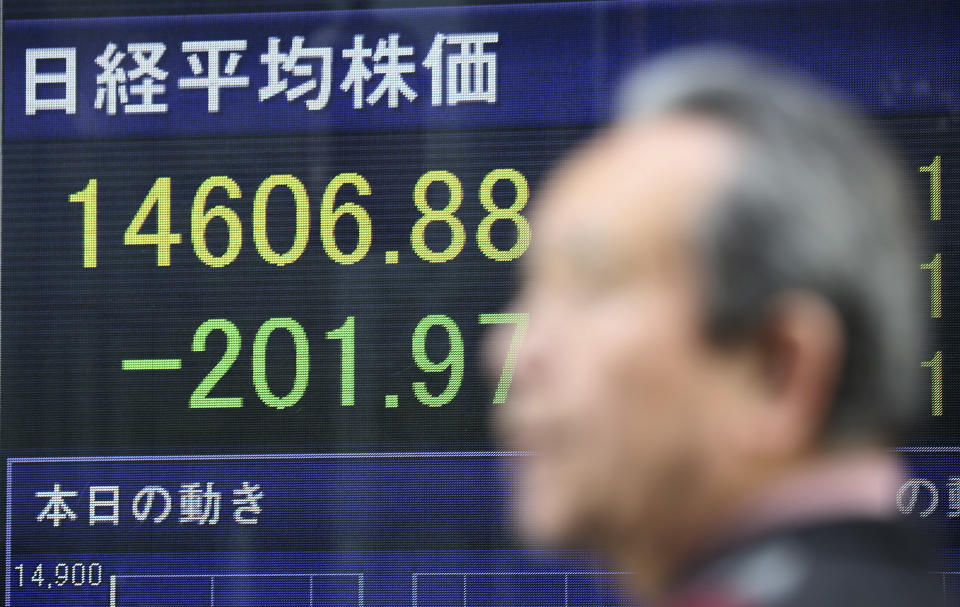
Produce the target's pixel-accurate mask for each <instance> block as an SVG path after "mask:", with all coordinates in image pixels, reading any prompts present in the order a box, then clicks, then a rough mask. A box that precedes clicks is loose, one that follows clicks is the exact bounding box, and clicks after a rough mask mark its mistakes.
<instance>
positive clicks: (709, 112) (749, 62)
mask: <svg viewBox="0 0 960 607" xmlns="http://www.w3.org/2000/svg"><path fill="white" fill-rule="evenodd" d="M623 92H624V94H623V97H622V103H621V112H620V115H621V118H622V119H623V120H625V121H634V120H638V119H639V120H648V119H652V118H657V117H659V116H664V115H675V114H681V115H682V114H694V115H698V116H706V117H708V118H710V119H717V120H719V121H721V122H723V123H725V124H727V125H730V126H732V127H733V128H734V130H735V131H736V132H737V133H738V134H739V135H740V138H741V140H742V143H743V148H744V156H743V160H742V163H741V165H740V166H739V168H738V170H737V173H736V175H734V177H733V179H732V182H731V183H730V185H729V186H727V187H725V188H724V191H723V192H722V193H721V194H720V200H718V201H717V204H715V205H712V206H711V207H710V211H709V213H708V217H707V218H706V220H705V221H703V222H702V225H700V226H699V232H698V234H697V245H698V246H700V247H701V251H700V253H701V255H702V262H703V264H704V268H705V270H706V282H707V284H706V285H704V286H705V292H706V299H707V301H706V302H705V305H706V322H707V328H708V330H709V333H710V335H711V337H712V338H714V339H715V340H716V341H718V342H724V341H729V340H733V339H736V338H738V337H744V336H746V335H748V334H749V333H750V331H751V330H753V329H756V328H757V327H758V325H759V323H760V322H761V321H762V320H763V317H764V314H765V312H766V311H767V307H768V306H769V305H770V303H771V301H772V300H773V298H775V297H776V296H777V295H779V294H783V293H784V292H786V291H792V290H802V291H805V292H810V293H813V294H815V295H817V296H819V297H821V298H823V299H824V300H826V301H827V302H828V303H829V304H830V305H832V306H833V307H834V309H835V310H836V312H837V313H838V315H839V317H840V319H841V321H842V322H843V327H844V332H845V335H844V337H845V348H846V352H845V360H844V366H843V369H842V370H841V376H840V379H839V383H838V387H837V391H836V394H835V398H834V402H833V404H832V406H831V409H830V412H829V413H828V417H827V419H826V420H825V424H824V428H823V433H822V437H823V439H824V440H825V442H827V443H828V444H840V443H850V442H862V441H864V440H867V441H877V440H882V441H888V440H891V439H893V438H895V437H896V436H897V435H898V434H899V433H900V432H902V431H903V430H904V429H905V428H906V427H908V425H909V424H910V423H911V422H914V421H916V420H917V419H918V418H919V415H918V413H919V412H918V407H919V402H918V398H917V396H918V392H919V391H918V387H919V384H918V381H917V380H918V378H919V367H920V365H919V363H920V361H921V360H922V357H921V353H922V348H923V345H924V341H925V325H924V321H923V319H924V310H923V308H922V307H921V304H920V298H919V294H920V292H921V289H920V285H919V280H920V278H919V276H920V268H919V265H918V263H919V261H918V259H917V255H916V246H915V242H914V233H915V229H916V219H915V215H912V214H911V213H910V211H911V205H910V204H909V203H910V200H911V196H910V195H909V190H908V188H907V187H906V182H905V179H904V176H903V171H902V168H901V167H900V166H899V165H898V164H897V163H896V162H895V161H894V160H893V158H892V156H891V154H890V153H889V151H887V150H886V149H885V148H884V147H883V146H882V145H880V144H879V142H878V141H876V140H875V139H874V137H873V136H871V134H870V133H869V131H868V129H867V128H866V127H865V126H864V125H863V124H862V123H861V122H860V121H859V120H858V119H857V118H856V117H854V116H853V115H852V114H850V113H848V112H847V111H846V110H845V109H844V108H843V107H842V106H841V104H839V103H837V102H836V101H835V100H834V99H832V98H831V97H832V96H831V95H830V94H827V93H825V92H824V91H823V88H822V87H817V86H815V85H813V84H812V83H810V82H807V81H805V80H802V79H801V78H799V77H796V76H792V75H788V74H787V72H785V71H784V70H781V69H777V68H775V67H773V66H770V65H767V64H765V63H762V62H761V61H759V60H757V59H753V58H749V57H747V56H745V55H743V54H740V53H738V52H735V51H732V50H729V49H694V50H687V51H681V52H674V53H671V54H668V55H666V56H664V57H662V58H660V59H658V60H656V61H655V62H654V63H653V64H651V65H648V66H646V67H645V68H644V69H643V70H642V71H640V72H638V73H637V75H636V76H635V77H634V79H633V80H631V81H629V82H628V84H627V86H626V87H625V88H624V90H623Z"/></svg>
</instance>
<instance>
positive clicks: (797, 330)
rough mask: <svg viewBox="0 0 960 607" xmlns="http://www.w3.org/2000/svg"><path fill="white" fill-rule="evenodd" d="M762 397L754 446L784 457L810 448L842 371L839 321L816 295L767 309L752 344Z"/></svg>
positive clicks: (788, 298) (794, 294) (783, 299)
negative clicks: (755, 355) (761, 385)
mask: <svg viewBox="0 0 960 607" xmlns="http://www.w3.org/2000/svg"><path fill="white" fill-rule="evenodd" d="M755 343H756V348H757V362H758V366H759V371H760V373H761V381H762V382H763V384H764V386H765V387H764V391H765V394H764V398H762V399H761V400H760V401H759V402H758V403H757V406H758V407H759V408H760V410H758V411H754V415H755V418H754V419H755V420H756V422H757V427H756V428H755V431H756V432H757V433H758V436H757V437H756V438H755V440H756V441H758V442H757V443H756V444H757V447H758V448H759V449H762V450H763V451H765V452H767V453H770V454H773V453H779V454H780V455H783V456H789V455H793V454H797V453H799V452H802V451H807V450H809V449H811V448H814V447H815V446H816V444H817V442H818V436H819V434H820V432H821V430H822V427H823V424H824V421H825V419H826V417H827V415H828V413H829V410H830V407H831V406H833V400H834V397H835V394H836V389H837V384H838V381H839V377H840V373H841V370H842V366H843V358H844V349H845V343H844V331H843V322H842V320H841V318H840V315H839V313H838V312H837V310H836V308H835V307H834V306H832V305H831V304H830V303H829V302H827V301H826V300H825V299H823V298H822V297H820V296H817V295H814V294H810V293H805V292H802V291H791V292H788V293H785V294H783V295H781V296H779V297H777V298H776V299H775V300H773V302H772V303H771V304H770V306H769V307H768V309H767V313H766V315H765V316H764V321H763V323H762V325H761V327H760V331H759V332H758V334H757V339H756V342H755Z"/></svg>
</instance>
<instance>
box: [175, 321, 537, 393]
mask: <svg viewBox="0 0 960 607" xmlns="http://www.w3.org/2000/svg"><path fill="white" fill-rule="evenodd" d="M478 322H479V324H481V325H487V324H513V325H514V332H513V339H512V340H511V342H510V347H509V351H508V352H507V353H506V357H505V360H504V365H503V371H502V373H501V375H500V381H499V382H498V384H497V389H496V393H495V394H494V398H493V402H494V403H495V404H499V403H503V402H504V401H505V400H506V395H507V391H508V390H509V389H510V383H511V381H512V379H513V369H514V367H515V366H516V358H517V356H516V355H517V351H518V350H519V347H520V342H521V341H522V340H523V336H524V334H525V332H526V328H527V315H526V314H521V313H509V314H507V313H504V314H480V315H479V317H478ZM435 327H436V328H438V329H441V330H442V331H443V333H444V334H445V339H446V347H445V348H444V349H445V350H446V352H447V354H446V356H444V357H443V358H442V360H439V361H435V360H432V359H431V358H430V356H429V355H428V354H427V340H428V339H429V334H431V329H434V328H435ZM214 332H219V333H223V335H224V337H225V338H226V343H225V346H224V350H223V355H222V356H221V357H220V360H219V361H218V362H217V364H216V365H214V367H213V368H212V369H210V371H208V372H207V374H206V375H205V376H204V378H203V379H202V380H201V381H200V383H199V384H198V385H197V387H196V389H194V391H193V393H192V394H191V395H190V407H191V408H225V407H241V406H243V397H242V396H210V393H211V392H212V391H213V389H214V387H215V386H216V385H217V383H219V381H220V380H221V379H222V378H223V376H224V375H225V374H226V373H227V371H229V369H230V367H231V366H233V363H234V362H236V360H237V358H238V357H239V356H240V349H241V341H242V339H241V337H240V330H239V329H238V328H237V326H236V324H234V323H233V322H231V321H229V320H227V319H225V318H211V319H210V320H207V321H205V322H204V323H203V324H201V325H200V326H199V327H198V328H197V330H196V332H195V333H194V335H193V342H192V350H193V351H194V352H204V351H206V349H207V340H208V338H209V336H210V334H211V333H214ZM277 332H282V333H286V334H287V336H289V338H290V339H291V340H292V342H293V350H294V357H295V364H294V377H293V385H292V387H291V388H290V390H289V391H288V392H287V393H286V394H276V393H275V392H274V391H273V388H272V387H271V386H270V383H269V381H268V380H267V343H268V341H269V340H270V338H271V337H274V333H277ZM433 333H434V334H436V331H434V332H433ZM325 337H326V338H327V339H331V340H337V341H339V342H340V405H341V406H344V407H349V406H352V405H353V404H354V392H355V390H354V388H355V384H356V365H355V358H356V318H355V317H353V316H348V317H347V318H346V320H345V321H344V323H343V324H342V325H341V326H340V327H338V328H336V329H333V330H331V331H327V332H326V334H325ZM277 338H278V339H279V338H280V336H277ZM411 355H412V357H413V361H414V363H415V364H416V366H417V367H418V368H419V369H420V370H421V371H424V372H426V373H445V372H447V371H449V375H448V377H447V382H446V385H445V386H444V387H443V389H442V390H440V391H439V392H438V393H436V394H435V393H434V392H433V391H431V389H430V388H428V387H427V383H426V382H425V381H415V382H413V383H412V385H411V388H412V391H413V394H414V396H415V397H416V399H417V401H419V402H420V403H421V404H423V405H427V406H428V407H439V406H442V405H446V404H448V403H449V402H450V401H452V400H453V399H454V397H456V395H457V393H458V392H459V391H460V387H461V386H462V385H463V375H464V367H465V365H464V357H465V349H464V343H463V335H462V334H461V332H460V328H459V327H458V326H457V324H456V322H455V321H454V320H453V319H452V318H450V317H449V316H446V315H444V314H431V315H429V316H426V317H424V318H422V319H421V320H420V322H418V323H417V326H416V327H415V328H414V330H413V336H412V340H411ZM251 369H252V380H253V387H254V389H255V391H256V393H257V396H258V397H259V398H260V400H261V401H263V403H264V404H266V405H267V406H269V407H273V408H275V409H285V408H287V407H292V406H293V405H295V404H297V403H298V402H300V400H301V399H302V398H303V395H304V394H305V393H306V390H307V384H308V381H309V376H310V344H309V340H308V339H307V333H306V331H305V330H304V328H303V326H302V325H301V324H300V323H299V322H297V321H296V320H294V319H292V318H287V317H278V318H270V319H268V320H267V321H266V322H264V323H263V324H262V325H260V328H259V329H257V332H256V335H255V336H254V338H253V354H252V358H251ZM394 402H395V397H394ZM388 406H395V405H388Z"/></svg>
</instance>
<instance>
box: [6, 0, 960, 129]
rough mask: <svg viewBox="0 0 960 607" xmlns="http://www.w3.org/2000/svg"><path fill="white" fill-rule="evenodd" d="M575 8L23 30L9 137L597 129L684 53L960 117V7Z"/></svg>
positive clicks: (888, 106)
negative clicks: (635, 75)
mask: <svg viewBox="0 0 960 607" xmlns="http://www.w3.org/2000/svg"><path fill="white" fill-rule="evenodd" d="M876 4H880V3H864V4H855V5H853V6H851V5H850V4H847V3H818V4H816V5H797V4H794V3H790V4H789V5H785V6H783V7H780V6H779V5H778V6H777V10H769V9H770V6H768V5H764V6H763V7H759V6H757V5H756V4H753V3H738V4H736V5H733V6H722V7H721V6H717V5H716V4H714V3H703V4H698V5H694V6H690V5H683V6H679V5H676V4H673V3H649V4H646V3H645V4H641V3H633V2H616V3H570V4H541V5H522V6H495V7H484V6H481V7H457V8H447V7H443V8H412V9H378V10H368V11H317V12H296V13H269V14H242V15H213V16H160V17H147V18H137V17H121V18H95V19H72V20H69V19H61V20H20V21H8V22H7V23H5V38H6V42H5V44H6V46H5V49H4V51H5V52H4V57H5V59H4V61H5V65H4V69H5V74H6V77H5V82H4V101H5V102H4V127H5V134H6V138H7V140H8V141H17V140H65V139H114V138H145V137H191V136H220V135H257V134H296V133H301V134H307V133H331V132H333V133H337V132H371V131H405V130H420V129H463V128H471V129H472V128H513V127H527V128H531V127H551V126H568V125H594V124H599V123H602V122H604V121H607V120H609V118H610V116H611V108H610V105H611V104H610V102H611V98H612V96H613V92H614V90H615V86H616V83H617V82H618V81H619V80H620V78H621V77H622V75H623V74H624V73H625V72H627V71H628V70H629V69H631V68H632V67H633V66H635V65H637V63H639V62H640V61H641V60H642V59H643V58H644V57H646V56H648V55H650V54H653V53H655V52H657V51H659V50H663V49H665V48H669V47H672V46H676V45H678V44H687V43H697V42H714V43H716V42H727V43H736V44H738V45H744V46H747V47H752V48H755V49H757V50H759V51H761V52H764V53H766V54H772V55H774V56H775V57H777V58H779V59H780V60H782V61H784V62H786V63H788V64H793V65H796V66H798V67H800V68H803V69H805V70H807V71H809V72H812V73H813V74H814V75H815V76H817V77H819V78H820V79H822V80H824V81H826V82H827V83H829V84H831V85H833V86H835V87H837V88H839V89H840V90H841V91H842V92H844V93H846V94H847V95H849V96H850V97H852V98H854V99H855V100H857V101H859V102H860V103H861V104H862V105H863V106H864V109H866V110H868V111H873V112H878V113H885V112H892V113H915V112H921V111H922V112H949V111H955V110H957V109H958V106H960V69H958V68H960V66H958V63H960V59H958V56H957V53H956V40H957V39H958V36H960V25H957V24H958V23H960V8H957V7H953V8H950V7H947V6H942V7H922V6H921V7H916V6H911V7H906V8H904V7H899V6H898V5H897V4H895V3H890V4H884V6H883V7H882V10H880V7H878V6H875V5H876Z"/></svg>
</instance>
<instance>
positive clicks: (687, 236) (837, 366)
mask: <svg viewBox="0 0 960 607" xmlns="http://www.w3.org/2000/svg"><path fill="white" fill-rule="evenodd" d="M625 90H626V94H625V96H624V104H623V109H622V115H621V120H620V121H619V122H618V123H617V124H615V125H614V126H612V127H611V128H609V129H607V130H606V131H604V132H603V133H601V134H599V135H598V136H596V137H595V138H594V139H593V140H592V141H590V142H589V143H588V144H587V145H585V146H583V147H582V148H580V149H579V150H577V151H576V152H575V153H574V154H573V155H571V156H570V157H569V158H568V159H567V160H566V162H565V163H564V164H563V165H562V166H561V167H560V168H559V169H558V170H557V171H556V172H555V174H554V175H553V176H552V177H551V179H549V181H548V183H547V185H546V186H545V187H544V188H543V190H542V191H541V192H540V200H539V201H538V206H537V211H536V214H535V216H534V217H533V232H534V238H533V241H532V242H533V245H532V248H531V250H530V253H529V259H528V261H529V266H528V268H527V271H528V274H527V277H526V282H525V284H524V290H523V295H522V299H521V302H520V303H519V304H518V307H519V308H521V309H523V310H524V311H527V312H529V313H530V322H531V324H530V331H529V333H528V336H527V338H526V341H525V343H524V346H523V348H522V350H521V352H520V354H519V361H518V367H517V375H516V378H515V382H514V386H513V389H512V390H513V398H512V401H511V402H510V403H509V404H508V405H507V406H506V408H505V410H504V416H503V421H504V427H505V429H506V433H507V435H508V436H509V437H510V438H511V439H512V440H513V443H514V445H515V446H516V447H518V448H520V449H524V450H529V451H531V452H532V454H531V455H530V456H529V457H527V458H524V461H523V462H521V464H520V466H521V475H522V477H521V479H520V483H519V487H518V491H519V495H518V499H519V502H520V503H519V510H520V515H521V522H522V525H523V527H524V528H525V530H526V531H527V532H528V533H529V534H531V535H532V536H533V537H534V538H536V539H538V540H541V541H547V542H552V543H557V542H559V543H574V544H586V545H589V546H591V547H599V548H603V549H606V550H608V551H610V552H612V553H614V554H617V553H618V552H625V551H628V550H629V551H632V552H633V553H634V556H636V557H637V558H638V560H639V561H642V560H643V558H644V557H643V556H642V554H640V555H638V554H637V553H638V552H639V553H642V552H643V550H649V551H652V552H657V554H656V555H650V558H651V559H653V560H656V559H657V558H662V559H663V560H667V561H669V560H670V558H671V555H669V554H664V553H663V551H664V550H670V549H675V550H677V551H678V552H682V551H683V550H685V549H687V548H688V547H689V545H690V544H692V543H695V542H696V537H694V536H697V535H699V534H702V533H706V532H709V530H710V526H711V525H713V524H717V523H719V522H720V521H721V520H722V519H723V518H724V517H725V516H727V515H728V514H729V513H730V512H731V511H733V510H735V509H736V508H737V507H738V505H739V504H740V503H741V502H742V500H744V499H749V496H750V495H751V494H752V493H755V492H756V491H757V490H759V489H760V488H761V487H763V486H764V485H765V484H768V483H770V482H772V481H773V480H775V479H776V478H777V477H778V476H780V475H783V474H785V473H787V472H788V471H790V470H793V469H795V468H797V467H798V466H801V465H802V464H803V463H804V462H807V461H810V460H811V459H812V458H822V457H830V456H832V455H833V454H837V453H841V452H852V451H858V450H864V449H880V448H882V447H883V446H884V445H886V444H888V442H889V441H890V440H891V437H892V436H893V435H894V433H895V432H896V431H897V430H898V429H901V428H903V426H904V424H905V423H906V421H907V420H908V419H909V418H910V417H911V416H913V415H914V408H915V406H916V404H917V403H916V402H915V399H914V393H915V391H916V390H915V387H916V385H915V382H914V372H915V371H916V370H917V369H916V367H917V365H918V363H917V361H919V360H921V358H920V354H919V350H920V344H919V340H920V339H921V337H922V335H923V331H922V325H921V324H920V322H921V320H922V317H923V312H922V310H921V309H920V308H919V306H918V305H917V288H916V284H915V282H916V279H917V276H916V275H917V274H919V271H918V268H917V267H916V266H915V265H914V263H915V259H914V255H913V249H912V240H911V230H912V226H913V223H912V221H910V220H909V216H908V215H907V213H906V211H907V210H906V209H905V194H904V187H903V184H902V183H901V181H900V177H899V173H898V171H897V170H896V168H895V164H894V163H892V162H891V161H890V160H889V159H888V158H887V156H886V155H885V154H884V153H883V152H882V151H880V150H879V148H878V147H877V146H876V144H875V143H874V142H873V140H872V139H871V138H870V137H868V136H867V135H866V134H865V132H864V130H863V127H862V126H861V125H859V124H858V123H857V122H856V121H855V120H854V119H852V118H851V117H849V116H847V115H846V114H845V113H844V112H843V111H842V110H841V109H839V108H838V106H836V105H834V104H833V103H832V102H829V101H826V100H825V99H824V98H823V97H821V96H819V95H818V94H817V93H816V92H815V91H813V90H812V89H810V88H808V87H805V86H804V85H802V84H799V83H798V82H796V81H794V80H791V79H787V78H785V77H784V76H782V75H780V74H778V73H776V72H774V71H771V70H769V69H767V68H763V67H758V66H756V65H754V64H752V63H750V62H749V61H745V60H743V59H742V58H738V57H736V56H732V55H729V54H709V55H707V54H704V53H699V54H687V55H680V56H673V57H670V58H668V59H666V60H661V61H660V62H659V63H657V64H655V65H654V66H653V67H650V68H648V69H647V70H644V71H643V72H642V73H641V74H640V76H639V77H638V78H637V79H636V80H635V81H633V82H632V83H630V85H629V86H628V87H627V88H626V89H625ZM627 546H629V548H627ZM635 564H636V565H637V566H638V567H640V568H642V567H643V563H642V562H638V563H635Z"/></svg>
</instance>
